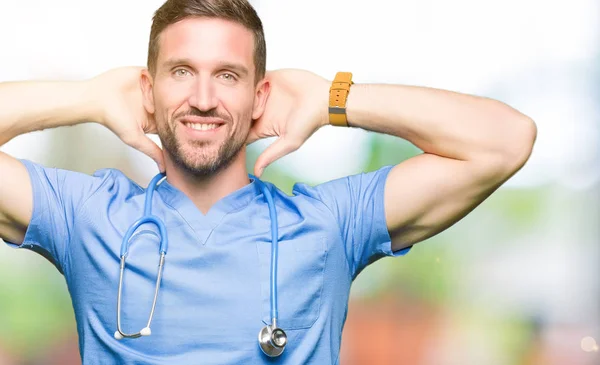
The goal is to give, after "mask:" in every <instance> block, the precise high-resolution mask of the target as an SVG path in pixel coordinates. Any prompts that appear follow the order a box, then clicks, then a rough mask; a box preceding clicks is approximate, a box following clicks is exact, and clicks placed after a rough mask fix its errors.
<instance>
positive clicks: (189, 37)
mask: <svg viewBox="0 0 600 365" xmlns="http://www.w3.org/2000/svg"><path fill="white" fill-rule="evenodd" d="M265 60H266V47H265V41H264V35H263V31H262V25H261V22H260V19H259V18H258V16H257V14H256V13H255V11H254V10H253V9H252V7H251V6H250V5H249V4H248V3H247V2H246V1H244V0H168V1H167V2H166V3H165V4H164V5H163V6H162V7H161V8H160V9H158V11H157V12H156V14H155V17H154V22H153V25H152V29H151V34H150V44H149V52H148V67H147V69H141V68H119V69H115V70H111V71H109V72H106V73H104V74H102V75H99V76H97V77H95V78H93V79H91V80H86V81H80V82H16V83H4V84H1V85H0V104H1V105H0V136H1V137H0V144H3V143H5V142H7V141H9V140H10V139H12V138H14V137H16V136H18V135H20V134H23V133H27V132H30V131H35V130H41V129H45V128H53V127H57V126H65V125H73V124H76V123H81V122H88V121H93V122H97V123H100V124H102V125H104V126H106V127H107V128H109V129H110V130H112V131H113V132H114V133H115V134H116V135H118V136H119V137H120V138H121V139H122V140H123V141H124V142H125V143H127V144H129V145H131V146H133V147H134V148H137V149H139V150H140V151H142V152H144V153H146V154H147V155H148V156H150V157H151V158H153V159H154V160H155V161H156V163H157V164H158V166H159V169H160V170H161V171H162V172H165V173H166V180H164V181H163V182H162V183H161V184H159V185H158V187H157V188H156V193H155V194H154V196H153V198H152V199H151V200H150V202H151V203H152V208H151V214H152V215H153V216H156V217H158V218H159V219H160V220H162V221H164V224H165V227H166V232H162V231H161V230H160V229H158V228H157V226H156V225H153V224H143V225H141V227H140V228H139V229H137V230H136V231H135V233H134V234H133V236H132V237H131V238H130V239H127V238H126V241H127V242H126V243H128V255H127V256H126V257H127V263H126V265H125V270H124V272H125V273H124V277H123V278H122V279H123V288H122V296H121V298H120V301H119V302H120V307H119V308H117V291H118V289H119V281H120V272H119V267H120V264H121V255H120V254H121V243H122V240H123V237H125V235H126V231H127V230H128V228H129V227H130V226H131V225H132V224H133V223H134V222H135V221H136V220H138V219H139V218H140V217H142V215H144V206H145V200H144V199H145V193H146V191H145V189H143V188H140V187H139V186H137V185H136V184H135V183H133V182H132V181H131V180H130V179H128V178H127V177H126V176H124V175H123V174H122V173H121V172H119V171H117V170H114V169H105V170H101V171H98V172H96V173H95V174H94V175H93V176H88V175H84V174H81V173H76V172H71V171H65V170H61V169H54V168H47V167H43V166H41V165H39V164H35V163H33V162H31V161H26V160H17V159H15V158H12V157H10V156H8V155H6V154H0V173H1V176H2V186H1V189H0V237H2V238H3V239H4V240H5V241H6V242H10V243H11V244H12V245H15V246H18V247H23V248H27V249H32V250H35V251H37V252H39V253H41V254H43V255H45V256H46V257H47V258H48V259H50V260H51V261H52V262H53V263H54V264H55V265H56V266H57V268H58V269H59V270H60V271H61V272H62V273H63V274H64V276H65V279H66V281H67V285H68V288H69V292H70V294H71V298H72V302H73V307H74V310H75V316H76V320H77V328H78V333H79V343H80V352H81V356H82V359H83V362H84V364H138V363H144V364H167V363H168V364H262V363H269V362H271V361H273V362H280V363H285V364H336V363H338V362H339V347H340V342H341V333H342V329H343V325H344V321H345V318H346V313H347V303H348V295H349V291H350V285H351V283H352V280H353V279H355V278H356V276H357V275H358V274H359V273H360V272H361V270H363V269H364V268H365V267H366V266H367V265H369V264H370V263H373V262H375V261H376V260H377V259H379V258H381V257H384V256H401V255H404V254H405V253H407V252H408V251H409V250H410V247H411V246H413V245H414V244H416V243H418V242H420V241H423V240H425V239H427V238H429V237H431V236H433V235H435V234H437V233H439V232H441V231H442V230H444V229H446V228H447V227H449V226H451V225H452V224H454V223H455V222H457V221H458V220H460V219H461V218H462V217H464V216H465V215H466V214H468V213H469V212H470V211H471V210H472V209H474V208H475V207H476V206H477V205H478V204H480V203H481V202H482V201H483V200H484V199H486V197H488V196H489V195H490V194H491V193H492V192H493V191H495V190H496V189H497V188H498V187H499V186H500V185H501V184H502V183H503V182H505V181H506V180H507V179H508V178H510V177H511V176H512V175H513V174H514V173H515V172H516V171H518V170H519V169H520V168H521V167H522V166H523V165H524V163H525V162H526V161H527V159H528V157H529V155H530V153H531V150H532V146H533V144H534V141H535V138H536V127H535V124H534V123H533V122H532V121H531V119H529V118H528V117H527V116H525V115H523V114H521V113H519V112H518V111H516V110H514V109H512V108H510V107H508V106H507V105H504V104H502V103H500V102H498V101H495V100H490V99H487V98H481V97H474V96H469V95H463V94H459V93H454V92H449V91H443V90H436V89H429V88H422V87H409V86H403V85H360V84H353V83H352V82H351V80H350V75H348V74H340V75H339V79H338V78H336V80H335V82H332V81H331V80H326V79H324V78H322V77H320V76H317V75H315V74H313V73H311V72H308V71H303V70H278V71H273V72H268V73H267V72H266V70H265V64H266V61H265ZM32 101H34V102H32ZM327 124H334V125H336V126H340V127H344V126H346V125H348V126H351V127H355V128H363V129H366V130H370V131H374V132H380V133H387V134H391V135H394V136H397V137H399V138H404V139H406V140H408V141H410V142H411V143H413V144H415V145H416V146H417V147H419V148H420V149H421V150H423V151H424V153H423V154H421V155H419V156H416V157H414V158H410V159H408V160H407V161H404V162H403V163H401V164H399V165H397V166H384V167H381V168H380V169H379V170H377V171H373V172H367V173H363V174H358V175H355V176H348V177H346V178H343V179H338V180H335V181H330V182H327V183H324V184H321V185H318V186H314V187H311V186H308V185H304V184H297V185H296V186H295V187H294V194H293V196H287V195H285V194H284V193H282V192H281V191H279V190H278V189H277V188H276V187H275V186H273V185H272V184H269V183H266V182H264V183H261V182H260V180H259V177H260V176H261V174H262V172H263V170H264V169H265V168H266V167H267V166H268V165H269V164H270V163H272V162H273V161H275V160H277V159H278V158H281V157H282V156H284V155H286V154H288V153H290V152H292V151H294V150H296V149H297V148H299V147H300V146H301V145H302V144H303V143H304V142H305V141H306V140H307V139H308V138H309V137H310V136H311V135H312V134H313V133H314V132H315V131H317V130H318V129H319V128H320V127H322V126H324V125H327ZM147 133H157V134H158V135H159V137H160V139H161V142H162V146H163V149H162V150H161V149H160V148H159V147H158V146H156V145H155V144H154V143H153V142H152V141H151V140H150V139H149V138H147V137H146V134H147ZM271 136H277V137H278V138H277V140H276V141H275V142H274V143H273V144H272V145H270V146H269V147H268V148H267V149H266V150H265V151H264V152H263V153H262V154H261V156H260V157H259V158H258V160H257V161H256V166H255V169H254V171H253V172H254V175H255V176H249V175H248V172H247V171H246V168H245V161H246V150H245V146H246V144H249V143H252V142H254V141H256V140H257V139H261V138H265V137H271ZM340 153H343V151H340ZM263 187H266V190H264V189H263ZM271 195H272V199H273V202H274V207H275V211H276V215H277V222H276V223H277V224H276V227H275V228H276V230H274V229H273V228H272V227H271V223H272V219H271V216H270V211H269V206H270V204H268V199H269V197H270V196H271ZM272 232H276V233H277V237H276V241H277V242H278V243H277V244H276V247H277V248H278V251H279V255H278V260H277V264H278V267H277V271H276V272H277V275H278V279H277V281H276V284H277V285H276V291H277V301H278V308H277V309H278V317H277V323H276V324H274V323H272V318H273V314H272V312H271V304H270V301H271V300H272V298H271V294H272V292H273V289H272V288H271V281H270V279H271V278H270V277H271V274H272V273H271V271H270V268H271V266H270V264H271V262H270V260H271V233H272ZM165 233H166V236H167V237H168V240H169V249H168V254H167V255H166V258H165V264H164V268H162V269H161V270H162V282H161V283H160V285H159V288H160V291H159V294H158V296H157V300H156V308H155V311H154V313H153V320H152V323H151V326H150V325H148V323H147V322H148V315H149V312H150V310H151V309H152V304H153V297H154V292H155V288H154V286H155V283H156V280H157V263H158V247H159V245H160V243H161V237H163V236H164V234H165ZM159 271H160V270H159ZM117 312H118V313H119V316H120V324H121V327H119V325H118V323H117ZM265 325H273V326H272V327H268V329H267V334H268V335H273V336H275V337H276V335H277V336H279V337H276V338H275V337H274V338H272V339H271V338H269V339H271V340H272V341H271V343H270V345H271V347H273V346H275V348H279V347H283V345H284V343H287V345H286V347H285V351H283V352H282V353H281V354H280V355H279V356H278V357H275V358H273V359H270V358H269V356H267V355H266V354H265V353H263V351H264V352H267V353H268V351H269V349H268V348H267V349H266V350H265V348H264V347H261V346H259V344H258V342H257V341H258V340H257V334H258V333H259V331H260V330H261V328H263V327H264V326H265ZM144 327H151V331H150V329H149V328H148V329H144V331H142V332H143V333H142V334H143V335H148V334H150V332H151V335H150V336H143V337H141V338H123V337H124V335H126V334H127V333H132V332H133V331H137V330H138V329H139V328H144ZM276 328H280V329H282V330H283V331H285V333H286V334H287V341H286V337H284V336H283V335H282V334H281V333H279V334H276V333H275V329H276ZM117 329H118V330H117ZM115 331H116V333H115ZM115 337H116V338H115ZM280 352H281V351H280ZM269 355H273V354H272V353H271V354H269Z"/></svg>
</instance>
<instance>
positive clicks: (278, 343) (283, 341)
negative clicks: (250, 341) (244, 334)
mask: <svg viewBox="0 0 600 365" xmlns="http://www.w3.org/2000/svg"><path fill="white" fill-rule="evenodd" d="M258 343H259V344H260V349H261V350H262V351H263V352H264V353H265V355H267V356H269V357H276V356H279V355H281V354H282V353H283V350H285V345H287V335H286V334H285V331H284V330H282V329H281V328H276V327H275V328H273V329H272V327H271V325H266V326H264V327H263V329H262V330H260V332H259V333H258Z"/></svg>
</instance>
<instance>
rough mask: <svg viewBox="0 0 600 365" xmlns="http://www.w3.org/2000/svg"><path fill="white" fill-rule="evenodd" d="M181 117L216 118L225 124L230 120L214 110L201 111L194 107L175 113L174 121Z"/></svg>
mask: <svg viewBox="0 0 600 365" xmlns="http://www.w3.org/2000/svg"><path fill="white" fill-rule="evenodd" d="M183 117H199V118H218V119H222V120H224V121H226V122H229V121H230V118H229V116H228V115H222V114H220V113H219V112H218V111H217V110H216V109H210V110H206V111H202V110H200V109H197V108H194V107H192V108H191V109H189V110H186V111H182V112H179V113H177V114H176V115H175V118H174V119H176V120H177V119H180V118H183Z"/></svg>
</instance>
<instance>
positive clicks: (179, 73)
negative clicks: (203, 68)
mask: <svg viewBox="0 0 600 365" xmlns="http://www.w3.org/2000/svg"><path fill="white" fill-rule="evenodd" d="M187 74H189V72H188V70H186V69H184V68H178V69H177V70H175V76H186V75H187Z"/></svg>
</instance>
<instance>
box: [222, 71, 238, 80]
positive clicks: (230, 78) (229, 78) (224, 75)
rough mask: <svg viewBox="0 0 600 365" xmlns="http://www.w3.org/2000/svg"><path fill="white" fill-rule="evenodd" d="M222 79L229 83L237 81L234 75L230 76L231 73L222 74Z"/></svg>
mask: <svg viewBox="0 0 600 365" xmlns="http://www.w3.org/2000/svg"><path fill="white" fill-rule="evenodd" d="M221 77H222V78H224V79H225V80H227V81H233V80H235V76H233V74H230V73H224V74H221Z"/></svg>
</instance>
